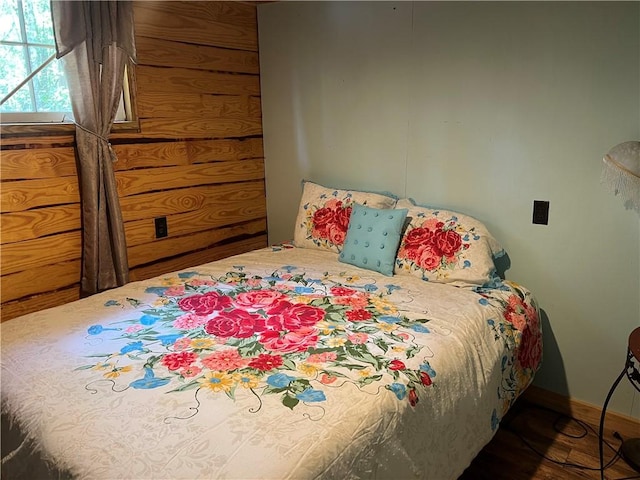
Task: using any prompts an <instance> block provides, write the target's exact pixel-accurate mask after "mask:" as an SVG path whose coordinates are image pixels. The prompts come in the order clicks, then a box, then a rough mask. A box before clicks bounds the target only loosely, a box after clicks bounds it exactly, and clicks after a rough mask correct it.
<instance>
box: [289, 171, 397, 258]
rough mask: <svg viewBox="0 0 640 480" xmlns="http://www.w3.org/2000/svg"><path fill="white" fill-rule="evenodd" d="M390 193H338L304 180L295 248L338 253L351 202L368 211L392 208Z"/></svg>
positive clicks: (345, 230) (339, 191)
mask: <svg viewBox="0 0 640 480" xmlns="http://www.w3.org/2000/svg"><path fill="white" fill-rule="evenodd" d="M396 201H397V198H396V197H394V196H393V195H391V194H388V195H385V194H381V193H371V192H363V191H359V190H339V189H335V188H328V187H324V186H322V185H319V184H317V183H313V182H309V181H305V182H304V184H303V189H302V198H301V199H300V207H299V208H298V216H297V218H296V225H295V230H294V235H293V243H294V245H295V246H296V247H303V248H315V249H318V250H330V251H333V252H336V253H338V252H340V251H341V250H342V245H343V244H344V239H345V237H346V235H347V228H348V227H349V219H350V218H351V208H352V205H353V204H354V203H359V204H361V205H366V206H368V207H371V208H393V207H394V206H395V204H396Z"/></svg>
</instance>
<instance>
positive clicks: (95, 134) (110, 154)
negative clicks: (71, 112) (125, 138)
mask: <svg viewBox="0 0 640 480" xmlns="http://www.w3.org/2000/svg"><path fill="white" fill-rule="evenodd" d="M74 123H75V125H76V127H78V128H79V129H80V130H82V131H83V132H86V133H88V134H89V135H92V136H94V137H96V138H97V139H99V140H102V141H103V142H104V143H106V144H107V148H108V149H109V156H110V157H111V161H112V162H114V163H115V162H116V161H117V160H118V157H117V156H116V154H115V152H114V151H113V149H112V148H111V142H110V141H109V139H108V138H107V137H103V136H102V135H100V134H99V133H96V132H94V131H92V130H89V129H88V128H87V127H84V126H82V125H80V124H79V123H76V122H74Z"/></svg>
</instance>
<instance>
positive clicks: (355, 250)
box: [338, 203, 409, 277]
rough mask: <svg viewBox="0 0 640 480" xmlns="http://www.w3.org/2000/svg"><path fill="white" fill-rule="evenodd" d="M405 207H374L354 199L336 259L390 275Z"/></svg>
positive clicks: (406, 210) (400, 234)
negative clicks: (345, 232)
mask: <svg viewBox="0 0 640 480" xmlns="http://www.w3.org/2000/svg"><path fill="white" fill-rule="evenodd" d="M408 211H409V210H408V209H406V208H396V209H378V208H371V207H367V206H365V205H360V204H359V203H354V204H353V208H352V211H351V219H350V220H349V228H348V229H347V235H346V237H345V240H344V248H343V249H342V252H340V255H339V257H338V260H339V261H341V262H343V263H349V264H351V265H355V266H357V267H361V268H366V269H368V270H374V271H376V272H380V273H382V274H383V275H387V276H389V277H390V276H393V268H394V263H395V259H396V252H397V250H398V245H399V244H400V238H401V237H402V229H403V226H404V222H405V219H406V218H407V212H408Z"/></svg>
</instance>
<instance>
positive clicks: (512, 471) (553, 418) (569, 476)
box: [459, 401, 640, 480]
mask: <svg viewBox="0 0 640 480" xmlns="http://www.w3.org/2000/svg"><path fill="white" fill-rule="evenodd" d="M585 427H586V428H585ZM637 436H639V437H640V432H638V435H637ZM624 438H626V437H624ZM605 440H607V441H608V442H609V443H610V444H611V446H612V447H613V448H615V449H616V450H617V449H618V448H619V446H620V443H621V442H620V440H619V439H617V438H615V437H614V434H613V431H611V430H609V429H606V428H605ZM525 442H527V443H528V444H529V445H530V446H527V445H526V444H525ZM598 445H599V444H598V426H597V425H588V424H584V426H583V425H581V424H580V423H578V422H576V421H574V420H571V419H570V418H568V417H566V416H561V415H560V414H558V413H556V412H553V411H551V410H547V409H544V408H543V407H539V406H537V405H534V404H532V403H528V402H526V401H518V402H517V403H516V404H515V405H514V406H513V408H512V410H511V411H510V412H509V414H508V415H507V417H506V418H505V419H504V420H503V422H502V425H501V426H500V428H499V430H498V432H497V433H496V435H495V437H494V438H493V440H492V441H491V442H490V443H489V444H488V445H487V446H486V447H485V448H484V449H483V450H482V451H481V452H480V454H479V455H478V456H477V457H476V459H475V460H474V461H473V463H472V464H471V466H470V467H469V468H468V469H467V470H466V471H465V472H464V474H463V475H462V476H461V477H460V479H459V480H484V479H487V480H534V479H535V480H539V479H540V480H542V479H545V480H546V479H548V480H565V479H566V480H584V479H593V480H600V470H599V465H600V459H599V458H600V457H599V447H598ZM533 449H535V450H537V451H538V452H539V453H536V452H535V451H534V450H533ZM541 454H543V455H544V456H545V457H547V458H548V459H546V458H544V457H543V456H542V455H541ZM614 455H615V452H614V451H613V450H612V449H611V448H608V447H606V446H605V455H604V458H605V463H607V462H608V461H610V460H611V459H612V458H613V457H614ZM552 460H553V461H552ZM554 461H555V462H559V463H555V462H554ZM562 463H564V464H569V463H571V464H576V465H579V466H582V467H583V468H580V467H577V466H573V467H572V466H568V465H562ZM605 478H606V479H607V480H621V479H632V478H633V479H640V472H637V471H635V470H634V469H633V468H631V467H630V466H629V465H628V464H627V463H626V462H625V461H624V460H623V459H622V458H620V457H618V458H617V459H616V460H615V461H613V463H612V464H611V465H610V466H609V467H608V468H606V469H605Z"/></svg>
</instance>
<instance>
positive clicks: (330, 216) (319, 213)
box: [311, 200, 352, 245]
mask: <svg viewBox="0 0 640 480" xmlns="http://www.w3.org/2000/svg"><path fill="white" fill-rule="evenodd" d="M351 210H352V208H351V206H350V205H348V204H344V203H342V202H341V201H336V200H331V201H329V202H327V203H326V204H325V206H324V207H322V208H319V209H318V210H316V211H315V212H314V213H313V216H312V217H311V223H312V228H311V236H312V237H314V238H317V239H320V240H326V241H329V242H330V243H333V244H335V245H343V244H344V239H345V237H346V235H347V228H348V227H349V219H350V218H351Z"/></svg>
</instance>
